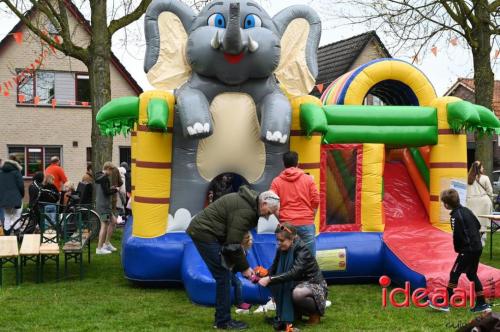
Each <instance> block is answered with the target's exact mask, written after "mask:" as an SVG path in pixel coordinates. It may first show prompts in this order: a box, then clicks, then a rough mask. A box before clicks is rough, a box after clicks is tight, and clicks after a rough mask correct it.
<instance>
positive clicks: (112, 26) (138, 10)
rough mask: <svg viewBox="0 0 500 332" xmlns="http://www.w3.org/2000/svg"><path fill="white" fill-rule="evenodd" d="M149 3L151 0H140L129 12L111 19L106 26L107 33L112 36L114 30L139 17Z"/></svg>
mask: <svg viewBox="0 0 500 332" xmlns="http://www.w3.org/2000/svg"><path fill="white" fill-rule="evenodd" d="M150 3H151V0H141V3H140V4H139V5H138V6H137V8H136V9H135V10H133V11H132V12H131V13H128V14H127V15H125V16H122V17H121V18H119V19H117V20H112V21H111V23H110V24H109V27H108V31H109V35H110V36H112V35H113V34H114V33H115V32H116V31H118V30H120V29H121V28H123V27H125V26H127V25H129V24H130V23H132V22H134V21H135V20H137V19H139V17H141V16H142V14H144V13H145V12H146V9H147V8H148V6H149V4H150Z"/></svg>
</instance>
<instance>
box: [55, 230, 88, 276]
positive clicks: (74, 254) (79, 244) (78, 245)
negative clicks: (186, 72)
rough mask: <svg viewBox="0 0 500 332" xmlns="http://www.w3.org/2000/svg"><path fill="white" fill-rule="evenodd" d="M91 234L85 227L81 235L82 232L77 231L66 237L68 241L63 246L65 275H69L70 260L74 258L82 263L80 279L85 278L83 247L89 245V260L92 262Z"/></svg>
mask: <svg viewBox="0 0 500 332" xmlns="http://www.w3.org/2000/svg"><path fill="white" fill-rule="evenodd" d="M91 234H92V233H91V232H90V231H89V230H88V229H83V230H82V232H81V235H80V232H75V233H73V234H71V236H69V237H68V238H67V239H66V243H65V244H64V246H63V248H62V249H63V252H64V275H65V277H67V276H68V261H69V260H71V259H73V258H74V259H75V262H76V263H80V279H83V249H84V248H85V246H87V247H88V261H89V263H90V236H91Z"/></svg>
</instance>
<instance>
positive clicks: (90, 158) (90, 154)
mask: <svg viewBox="0 0 500 332" xmlns="http://www.w3.org/2000/svg"><path fill="white" fill-rule="evenodd" d="M86 152H87V158H86V159H87V163H91V162H92V148H87V150H86Z"/></svg>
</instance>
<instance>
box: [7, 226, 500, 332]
mask: <svg viewBox="0 0 500 332" xmlns="http://www.w3.org/2000/svg"><path fill="white" fill-rule="evenodd" d="M497 236H498V235H497ZM120 237H121V230H118V231H117V233H116V234H115V238H114V241H113V243H114V244H115V246H118V244H119V242H120ZM94 246H95V244H94ZM92 249H93V252H92V254H93V255H92V256H93V257H92V262H91V264H90V266H89V265H86V267H87V269H86V276H85V278H84V280H83V281H80V280H79V278H78V265H77V264H74V263H71V265H70V266H71V268H70V271H71V277H70V278H68V279H63V280H61V281H60V282H55V280H54V279H55V266H53V263H49V264H51V265H47V266H46V270H45V271H46V273H45V283H43V284H36V283H35V282H34V277H35V269H34V263H28V266H27V268H26V269H25V282H24V283H23V284H22V285H21V286H20V287H16V286H15V276H14V273H13V269H6V270H4V287H3V288H1V289H0V308H1V309H0V313H1V317H2V320H1V323H0V331H34V330H36V331H55V330H57V331H91V330H92V331H95V330H99V331H152V330H155V331H176V332H177V331H178V332H181V331H209V330H212V328H211V325H212V322H213V312H214V311H213V309H212V308H207V307H201V306H197V305H194V304H192V303H191V302H190V301H189V299H188V297H187V295H186V293H185V292H184V290H183V289H154V288H140V287H136V286H134V285H132V284H131V283H130V282H128V281H127V280H125V279H124V277H123V273H122V269H121V263H120V257H119V253H114V254H112V255H108V256H95V255H94V253H95V248H94V247H93V248H92ZM493 250H494V253H495V257H494V259H493V260H492V261H490V260H489V245H488V246H487V248H485V251H484V253H483V258H482V261H483V262H484V263H487V264H490V265H493V266H495V267H497V268H499V267H500V239H496V245H495V247H494V249H493ZM61 261H62V257H61ZM61 266H62V264H61ZM61 271H62V269H61ZM329 298H330V299H331V300H332V302H333V304H332V306H331V307H330V308H329V309H327V312H326V316H325V317H324V319H323V321H322V323H321V324H320V325H319V326H317V327H315V328H311V327H305V326H304V327H303V330H306V331H454V330H455V329H456V327H455V328H453V327H452V326H453V325H454V326H457V325H458V324H465V323H466V322H468V321H469V320H470V319H472V318H473V315H472V314H470V313H469V312H468V310H466V309H452V311H451V313H449V314H444V313H440V312H434V311H431V309H427V308H426V309H419V308H415V307H410V308H404V309H395V308H392V307H391V308H386V309H382V308H381V288H380V286H378V285H331V286H330V296H329ZM239 318H241V319H242V320H244V321H246V322H247V323H249V324H250V327H251V329H250V331H271V328H270V326H268V325H266V324H265V323H264V318H263V315H257V314H255V315H253V314H251V315H245V316H241V317H239Z"/></svg>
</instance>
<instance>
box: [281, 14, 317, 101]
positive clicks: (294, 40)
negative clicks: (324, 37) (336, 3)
mask: <svg viewBox="0 0 500 332" xmlns="http://www.w3.org/2000/svg"><path fill="white" fill-rule="evenodd" d="M273 22H274V24H275V26H276V29H277V30H278V33H279V34H280V35H281V58H280V63H279V65H278V68H277V69H276V71H275V75H276V77H277V78H278V80H279V81H280V83H281V84H282V85H283V86H284V88H285V89H286V92H287V93H288V94H290V95H292V96H301V95H307V94H308V93H309V92H311V91H312V89H313V88H314V86H315V84H316V77H317V76H318V61H317V52H318V45H319V40H320V38H321V19H320V18H319V16H318V14H317V13H316V12H315V11H314V10H313V9H312V8H311V7H309V6H302V5H298V6H291V7H288V8H285V9H284V10H282V11H280V12H279V13H278V14H276V16H274V17H273Z"/></svg>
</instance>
